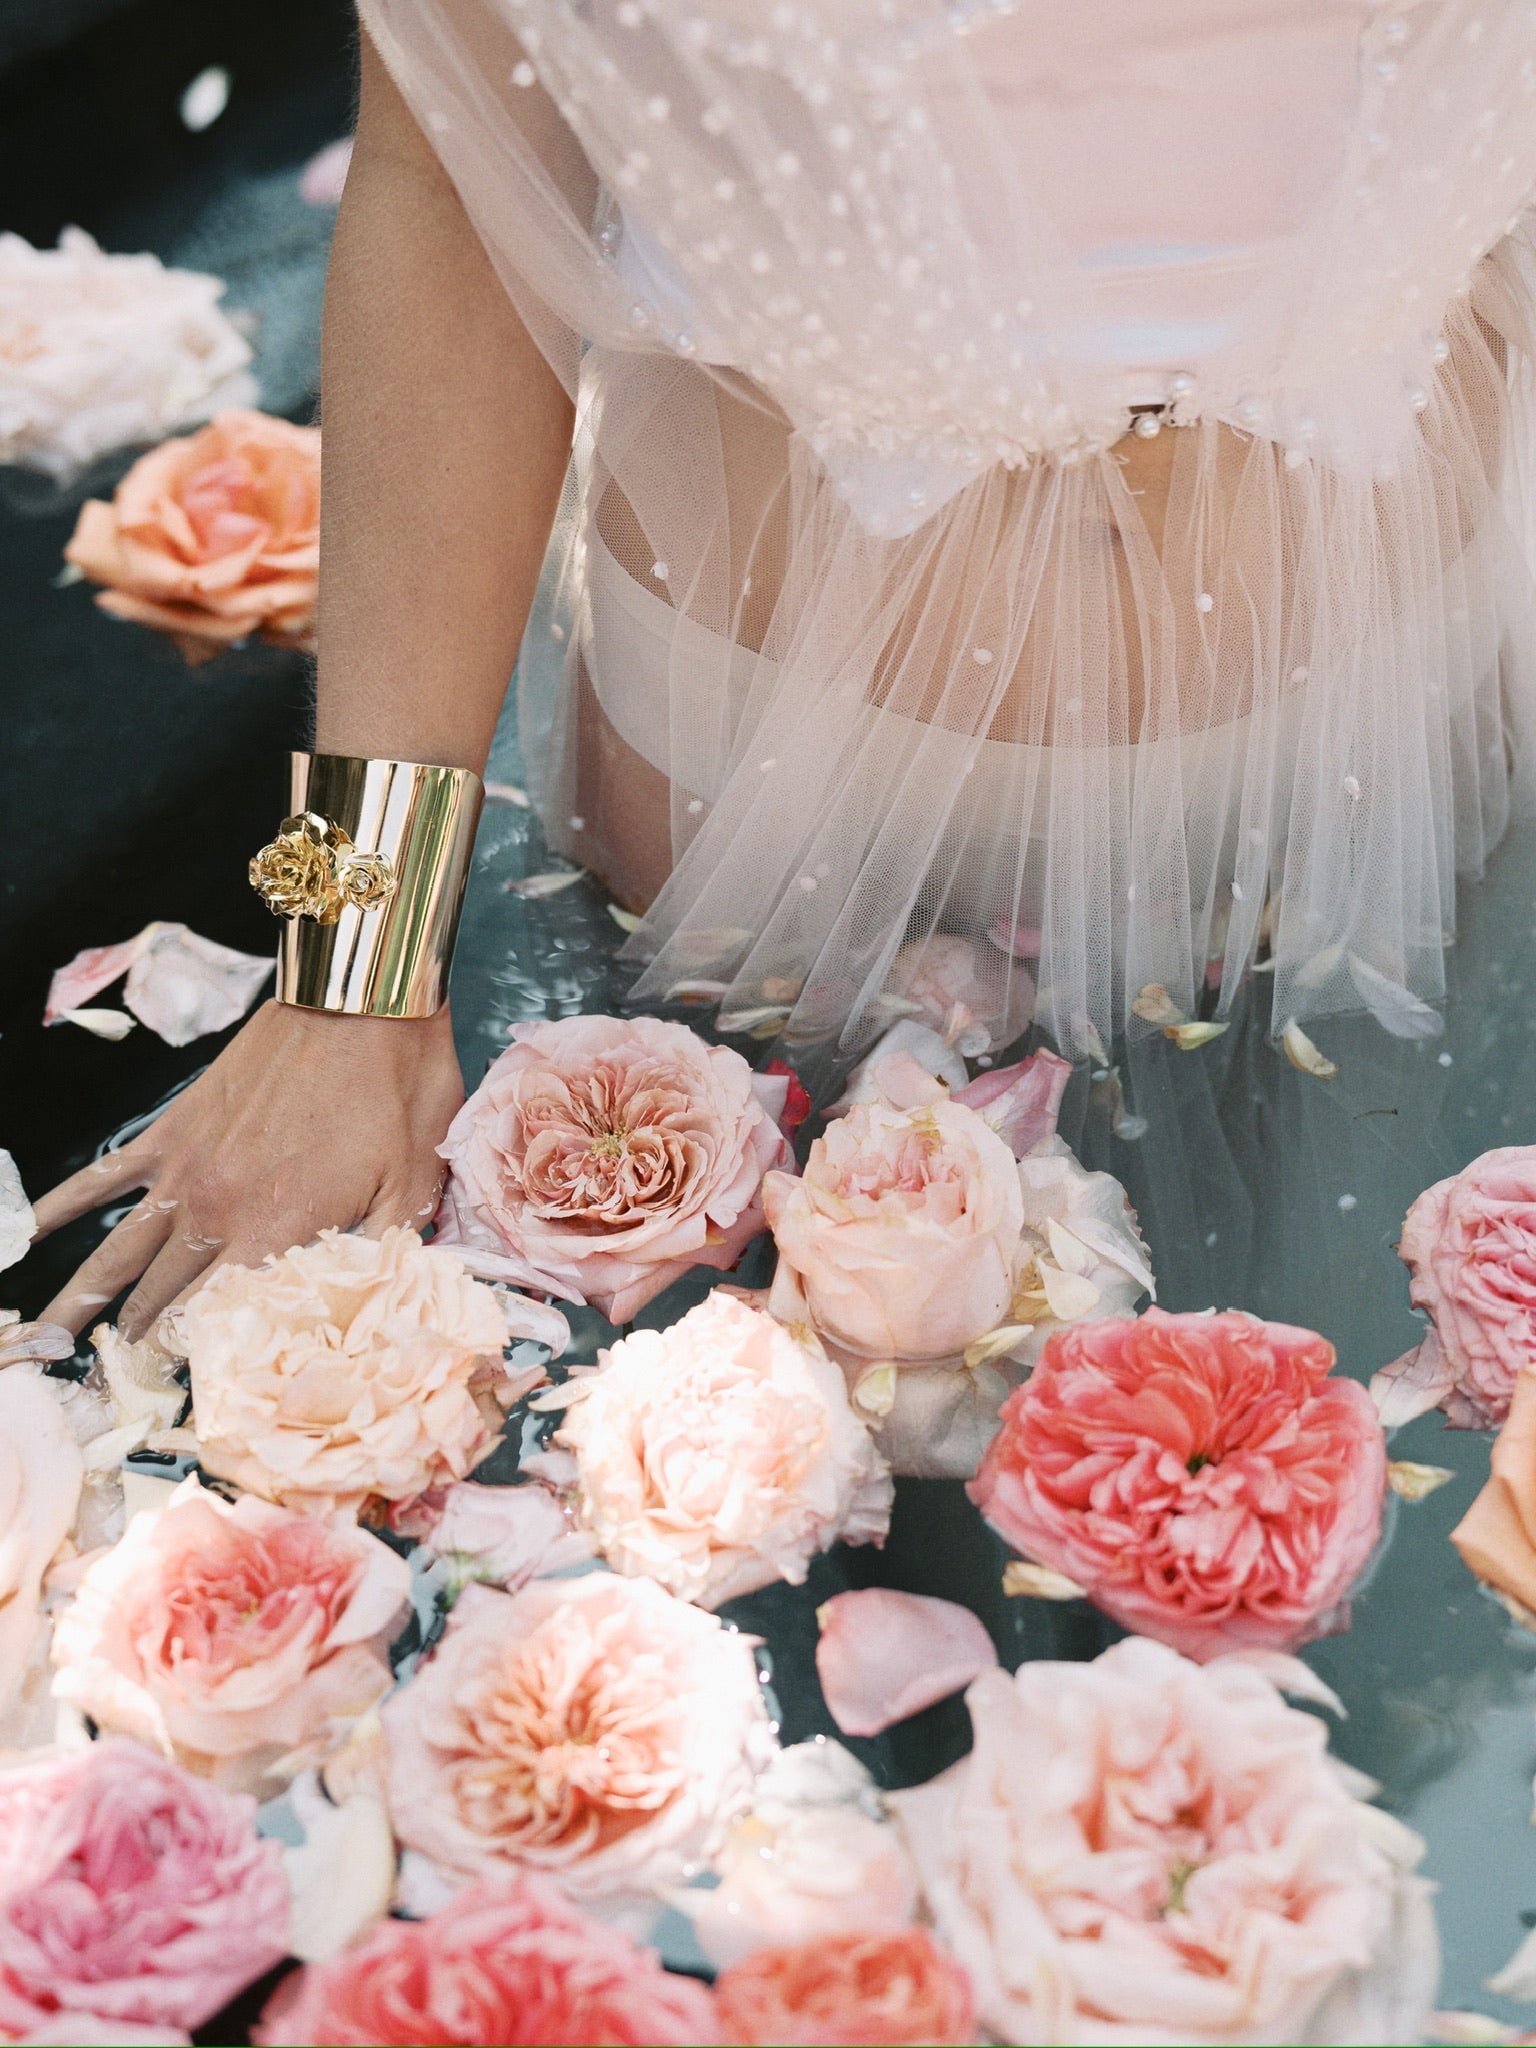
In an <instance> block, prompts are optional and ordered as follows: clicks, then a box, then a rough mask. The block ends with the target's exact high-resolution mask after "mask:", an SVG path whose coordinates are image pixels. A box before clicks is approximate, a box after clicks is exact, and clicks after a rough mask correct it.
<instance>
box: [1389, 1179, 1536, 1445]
mask: <svg viewBox="0 0 1536 2048" xmlns="http://www.w3.org/2000/svg"><path fill="white" fill-rule="evenodd" d="M1398 1254H1399V1256H1400V1257H1401V1258H1402V1260H1403V1262H1404V1264H1405V1265H1406V1266H1407V1268H1408V1271H1409V1273H1410V1274H1411V1276H1412V1280H1411V1285H1410V1288H1409V1294H1410V1297H1411V1299H1412V1301H1413V1304H1414V1306H1415V1307H1416V1308H1421V1309H1423V1310H1425V1311H1426V1313H1427V1314H1428V1316H1429V1319H1430V1325H1431V1327H1430V1329H1429V1332H1428V1334H1427V1335H1426V1337H1425V1338H1424V1341H1423V1343H1422V1344H1420V1345H1419V1346H1418V1348H1417V1349H1416V1350H1414V1351H1411V1352H1409V1353H1408V1354H1407V1355H1406V1357H1403V1358H1400V1359H1398V1360H1397V1362H1396V1364H1394V1365H1390V1366H1387V1367H1386V1368H1384V1370H1383V1371H1381V1372H1379V1373H1377V1375H1376V1377H1375V1379H1374V1380H1372V1382H1371V1392H1372V1393H1373V1394H1374V1395H1375V1396H1376V1398H1377V1402H1378V1405H1379V1406H1380V1407H1381V1413H1382V1420H1383V1421H1384V1422H1385V1423H1386V1424H1387V1425H1388V1426H1389V1427H1391V1426H1394V1425H1396V1424H1398V1423H1401V1422H1409V1421H1411V1420H1412V1419H1413V1417H1414V1416H1415V1415H1420V1414H1422V1413H1423V1412H1424V1411H1425V1409H1427V1408H1434V1407H1437V1406H1438V1407H1441V1408H1443V1409H1444V1410H1445V1415H1446V1420H1447V1422H1448V1423H1449V1424H1450V1425H1451V1427H1452V1428H1453V1429H1492V1428H1495V1427H1496V1426H1497V1425H1498V1424H1499V1423H1501V1422H1502V1421H1503V1420H1504V1418H1505V1416H1506V1415H1507V1414H1508V1413H1509V1403H1510V1396H1511V1395H1512V1394H1513V1392H1514V1387H1515V1380H1516V1376H1517V1375H1518V1374H1519V1373H1520V1372H1521V1371H1523V1370H1524V1369H1525V1368H1527V1367H1536V1145H1502V1146H1500V1147H1499V1148H1498V1149H1497V1150H1496V1151H1493V1152H1485V1153H1484V1154H1483V1155H1482V1157H1481V1158H1480V1159H1474V1160H1473V1161H1472V1164H1471V1165H1470V1166H1466V1167H1463V1168H1462V1170H1461V1172H1460V1173H1457V1174H1453V1175H1452V1176H1451V1178H1450V1179H1449V1180H1442V1181H1436V1183H1435V1185H1434V1186H1433V1187H1432V1188H1426V1189H1425V1190H1424V1192H1423V1194H1422V1195H1420V1196H1419V1198H1418V1200H1417V1201H1416V1202H1415V1203H1414V1205H1413V1207H1412V1208H1411V1209H1410V1210H1409V1211H1408V1215H1407V1219H1406V1220H1405V1222H1404V1224H1403V1235H1402V1241H1401V1243H1400V1244H1399V1246H1398Z"/></svg>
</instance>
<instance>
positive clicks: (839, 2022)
mask: <svg viewBox="0 0 1536 2048" xmlns="http://www.w3.org/2000/svg"><path fill="white" fill-rule="evenodd" d="M715 2001H716V2004H717V2006H718V2009H719V2013H720V2020H721V2024H722V2026H723V2027H724V2029H725V2037H726V2039H727V2040H729V2041H739V2042H747V2043H754V2044H756V2043H763V2044H782V2048H906V2044H908V2043H914V2044H915V2043H918V2042H929V2043H936V2044H942V2048H947V2044H954V2048H959V2044H961V2043H964V2042H967V2041H973V2040H975V2038H976V2020H975V2014H976V2005H975V1998H974V1996H973V1994H972V1991H971V1983H970V1979H969V1978H968V1977H967V1975H966V1973H965V1971H964V1970H963V1969H961V1967H960V1965H959V1964H958V1963H957V1962H956V1961H955V1960H954V1958H953V1957H952V1956H948V1955H946V1954H945V1953H944V1951H943V1949H941V1948H940V1947H939V1945H938V1943H937V1942H936V1941H935V1940H934V1938H933V1936H932V1935H931V1934H929V1933H928V1931H927V1929H926V1928H922V1927H904V1928H900V1929H897V1930H893V1931H889V1932H882V1933H871V1934H824V1935H822V1936H821V1937H820V1938H819V1939H817V1940H812V1941H806V1942H802V1943H800V1945H799V1946H798V1947H794V1948H770V1949H760V1950H759V1951H758V1952H757V1954H755V1955H752V1956H749V1957H747V1959H746V1961H745V1962H740V1963H736V1964H734V1965H733V1966H732V1967H731V1968H730V1969H729V1970H726V1971H724V1972H723V1973H722V1975H721V1976H720V1978H719V1980H718V1982H717V1983H716V1986H715Z"/></svg>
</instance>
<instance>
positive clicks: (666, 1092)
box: [438, 1017, 792, 1323]
mask: <svg viewBox="0 0 1536 2048" xmlns="http://www.w3.org/2000/svg"><path fill="white" fill-rule="evenodd" d="M512 1038H513V1043H512V1045H511V1046H509V1047H508V1049H507V1051H506V1052H504V1053H503V1054H502V1055H501V1057H500V1058H499V1059H498V1060H496V1061H495V1062H494V1063H493V1064H492V1066H491V1069H490V1071H489V1072H488V1073H487V1075H486V1077H485V1079H484V1080H483V1081H482V1082H481V1083H480V1086H479V1087H478V1088H477V1089H476V1090H475V1092H474V1094H473V1095H471V1096H470V1098H469V1100H468V1101H467V1102H466V1103H465V1105H464V1107H463V1108H462V1109H461V1110H460V1111H459V1113H458V1115H457V1116H456V1117H455V1118H454V1120H453V1123H452V1124H451V1125H450V1126H449V1130H448V1136H447V1138H446V1139H445V1140H444V1141H443V1143H442V1145H441V1146H440V1147H439V1148H438V1149H439V1150H440V1151H441V1153H442V1155H443V1157H444V1158H445V1159H446V1160H447V1161H448V1166H449V1180H448V1187H447V1192H446V1194H445V1196H444V1200H443V1210H442V1214H441V1215H440V1217H439V1219H438V1220H439V1238H440V1241H441V1242H442V1243H444V1244H451V1245H455V1246H459V1247H462V1249H463V1252H464V1256H465V1258H466V1261H467V1262H468V1263H470V1264H472V1265H473V1266H474V1268H475V1270H476V1271H478V1272H483V1273H485V1274H486V1275H488V1277H490V1278H492V1279H497V1280H510V1281H511V1282H513V1284H514V1285H516V1286H520V1287H529V1288H533V1289H535V1290H537V1291H538V1292H541V1293H548V1294H555V1295H559V1296H560V1297H561V1298H562V1299H564V1300H566V1301H576V1302H589V1303H590V1304H591V1305H592V1306H593V1307H594V1308H597V1309H600V1310H601V1311H602V1313H603V1314H604V1315H605V1316H607V1318H608V1320H609V1321H610V1322H615V1323H624V1322H628V1321H629V1319H630V1318H631V1317H632V1316H633V1315H634V1314H635V1312H636V1310H637V1309H640V1308H643V1307H644V1305H645V1304H646V1302H648V1301H650V1300H651V1299H652V1298H653V1297H654V1296H655V1295H657V1294H659V1293H660V1292H661V1290H662V1289H663V1288H664V1287H666V1286H668V1285H669V1284H670V1283H671V1282H672V1281H673V1280H676V1279H677V1278H678V1277H679V1276H680V1275H681V1274H683V1273H686V1272H687V1271H688V1270H689V1269H690V1267H693V1266H714V1267H715V1268H717V1269H718V1270H720V1271H722V1272H723V1271H725V1270H726V1269H727V1268H729V1267H731V1266H734V1265H735V1264H736V1261H737V1260H738V1259H739V1258H740V1257H741V1254H742V1252H743V1250H744V1249H745V1247H746V1246H747V1244H748V1243H749V1242H750V1241H751V1240H752V1238H754V1237H756V1236H757V1235H758V1233H759V1232H760V1231H761V1230H762V1229H763V1227H764V1219H763V1210H762V1200H761V1190H762V1181H763V1175H764V1173H765V1172H766V1171H767V1170H768V1168H769V1167H784V1166H789V1165H791V1164H792V1160H791V1156H790V1151H789V1147H788V1145H787V1143H786V1142H785V1139H784V1136H783V1133H782V1132H781V1131H780V1129H779V1127H778V1125H777V1123H776V1122H775V1120H774V1118H775V1116H776V1115H777V1114H778V1113H779V1112H780V1111H781V1110H782V1109H783V1107H784V1103H785V1096H786V1090H787V1082H786V1080H785V1079H784V1077H783V1076H760V1075H756V1074H754V1073H753V1072H752V1069H751V1068H750V1067H749V1066H748V1065H747V1063H746V1061H745V1060H744V1059H743V1058H742V1057H741V1055H740V1053H736V1052H732V1051H730V1049H729V1048H728V1047H726V1046H723V1045H715V1046H712V1045H706V1044H705V1042H704V1040H703V1039H702V1038H700V1037H699V1036H698V1034H697V1033H696V1032H693V1031H690V1030H689V1029H688V1028H687V1026H686V1025H683V1024H666V1023H662V1022H661V1021H660V1020H659V1019H658V1018H655V1017H635V1018H632V1019H622V1018H618V1017H566V1018H562V1019H561V1020H560V1021H559V1022H558V1023H551V1024H518V1025H514V1027H513V1030H512Z"/></svg>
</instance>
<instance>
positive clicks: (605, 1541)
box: [541, 1289, 894, 1607]
mask: <svg viewBox="0 0 1536 2048" xmlns="http://www.w3.org/2000/svg"><path fill="white" fill-rule="evenodd" d="M560 1397H565V1398H567V1399H568V1401H569V1405H568V1407H567V1409H566V1415H565V1421H564V1424H563V1426H562V1428H561V1430H560V1432H559V1434H558V1436H557V1437H556V1439H555V1441H556V1442H557V1443H559V1444H563V1445H565V1446H566V1447H567V1448H568V1449H570V1450H571V1451H573V1452H574V1453H575V1456H576V1466H577V1476H576V1485H575V1499H576V1504H577V1513H578V1516H579V1518H580V1522H581V1526H582V1527H583V1528H584V1529H586V1530H588V1531H590V1533H591V1535H592V1538H593V1540H594V1541H595V1543H596V1544H597V1547H598V1548H599V1550H601V1552H602V1553H603V1555H604V1557H606V1558H607V1560H608V1562H609V1563H610V1564H611V1565H612V1566H613V1567H614V1569H615V1570H616V1571H621V1572H643V1573H644V1574H645V1575H646V1576H647V1577H649V1578H653V1579H656V1580H658V1581H659V1582H660V1583H661V1584H662V1585H663V1586H665V1587H666V1588H667V1589H668V1591H669V1592H672V1593H677V1594H679V1595H680V1596H681V1597H682V1598H683V1599H685V1600H697V1601H698V1602H699V1603H700V1605H701V1606H704V1607H718V1606H719V1605H720V1604H721V1602H722V1601H726V1600H734V1599H737V1598H738V1597H739V1596H740V1595H742V1594H743V1593H751V1592H755V1591H756V1590H757V1588H758V1587H759V1586H766V1585H769V1584H771V1582H772V1581H773V1580H774V1579H787V1580H788V1581H789V1583H790V1584H791V1585H792V1586H798V1585H800V1584H802V1583H803V1581H804V1579H805V1574H806V1569H807V1567H808V1566H809V1564H810V1561H811V1559H812V1558H813V1557H814V1556H815V1555H816V1554H817V1553H818V1552H819V1551H823V1550H826V1549H828V1548H829V1547H830V1546H831V1544H833V1543H834V1542H835V1541H836V1540H837V1539H838V1538H839V1537H841V1538H842V1539H843V1540H844V1541H845V1542H848V1543H883V1542H884V1540H885V1532H886V1530H887V1528H888V1527H889V1525H890V1519H891V1501H892V1497H893V1492H894V1489H893V1487H892V1484H891V1476H890V1473H889V1471H888V1470H887V1468H886V1464H885V1460H884V1459H883V1458H882V1457H881V1456H880V1453H879V1452H878V1451H877V1450H876V1449H875V1446H874V1444H873V1443H872V1441H871V1440H870V1435H869V1431H868V1430H867V1429H866V1428H865V1426H864V1424H863V1423H862V1422H861V1421H860V1420H859V1418H858V1416H857V1415H855V1414H854V1412H853V1410H852V1408H851V1407H850V1406H849V1403H848V1394H847V1390H846V1388H845V1387H844V1385H843V1376H842V1374H841V1373H840V1372H839V1370H838V1368H837V1367H836V1366H835V1365H834V1364H833V1363H832V1362H831V1360H830V1359H829V1358H828V1357H827V1356H826V1354H825V1353H824V1352H823V1351H822V1349H821V1347H820V1345H818V1344H817V1343H816V1341H815V1339H814V1338H812V1339H811V1340H810V1342H809V1343H808V1344H807V1343H803V1342H802V1341H801V1340H800V1338H799V1337H797V1336H795V1335H794V1334H792V1333H791V1332H790V1331H789V1330H786V1329H785V1328H784V1327H783V1326H782V1324H780V1323H777V1322H775V1321H774V1319H773V1317H772V1316H769V1315H765V1314H763V1312H762V1311H761V1310H760V1309H755V1308H751V1307H749V1306H748V1304H747V1303H746V1302H745V1301H742V1300H739V1299H737V1298H735V1297H734V1296H732V1295H730V1294H727V1293H725V1292H724V1291H722V1290H720V1289H717V1290H716V1291H715V1292H714V1293H713V1294H711V1295H710V1296H709V1298H708V1299H707V1300H705V1301H702V1302H700V1303H699V1305H698V1307H697V1308H694V1309H690V1310H689V1312H688V1314H687V1315H685V1316H684V1317H683V1318H682V1320H681V1321H680V1322H677V1323H674V1324H673V1325H672V1326H671V1328H670V1329H666V1330H637V1331H635V1332H634V1334H633V1335H632V1336H629V1337H626V1338H624V1339H623V1341H622V1342H621V1343H618V1344H615V1345H614V1347H613V1349H612V1350H611V1351H607V1352H603V1353H601V1354H600V1363H599V1368H598V1370H597V1371H596V1372H594V1373H591V1374H586V1375H583V1376H582V1377H581V1378H579V1379H575V1378H573V1379H572V1380H571V1381H568V1382H567V1384H566V1387H564V1388H562V1389H561V1390H560V1396H559V1397H557V1396H549V1395H546V1396H544V1401H545V1402H550V1401H552V1400H553V1399H555V1398H560ZM541 1405H543V1403H541Z"/></svg>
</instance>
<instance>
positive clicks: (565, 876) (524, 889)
mask: <svg viewBox="0 0 1536 2048" xmlns="http://www.w3.org/2000/svg"><path fill="white" fill-rule="evenodd" d="M586 873H587V871H586V869H585V868H560V869H554V870H551V872H550V873H548V874H544V875H524V877H523V879H522V880H521V881H520V882H508V883H507V885H506V886H507V892H508V894H509V895H512V896H521V897H522V898H523V899H524V901H525V902H528V903H538V902H540V901H542V899H543V898H544V897H546V896H558V895H559V894H560V891H561V890H562V889H569V888H570V887H571V885H572V884H573V883H575V882H580V881H584V880H585V879H586Z"/></svg>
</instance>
